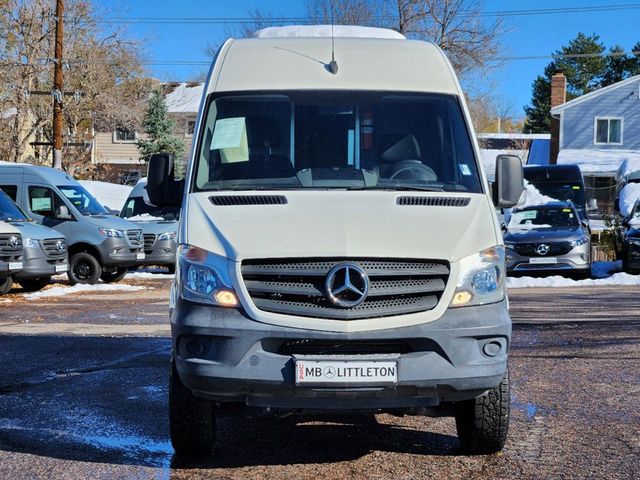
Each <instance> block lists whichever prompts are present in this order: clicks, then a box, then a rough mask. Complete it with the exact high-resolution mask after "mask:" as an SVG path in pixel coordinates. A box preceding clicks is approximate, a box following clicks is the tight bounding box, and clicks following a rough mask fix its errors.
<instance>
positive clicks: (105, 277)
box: [100, 267, 129, 283]
mask: <svg viewBox="0 0 640 480" xmlns="http://www.w3.org/2000/svg"><path fill="white" fill-rule="evenodd" d="M128 271H129V269H128V268H127V267H118V268H116V269H115V270H113V271H111V272H105V271H104V270H103V271H102V275H100V278H101V279H102V281H103V282H104V283H113V282H119V281H120V280H122V279H123V278H124V276H125V275H126V274H127V272H128Z"/></svg>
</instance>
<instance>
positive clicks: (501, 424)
mask: <svg viewBox="0 0 640 480" xmlns="http://www.w3.org/2000/svg"><path fill="white" fill-rule="evenodd" d="M509 410H510V388H509V371H508V370H507V373H506V374H505V376H504V378H503V379H502V382H500V385H498V386H497V387H494V388H492V389H490V390H488V391H486V392H485V393H483V394H482V395H480V396H479V397H476V398H474V399H473V400H467V401H464V402H460V403H458V404H457V405H456V414H455V417H456V429H457V431H458V439H459V440H460V444H461V446H462V450H463V451H464V452H465V453H467V454H472V455H477V454H489V453H496V452H499V451H500V450H502V448H503V447H504V444H505V442H506V440H507V432H508V430H509Z"/></svg>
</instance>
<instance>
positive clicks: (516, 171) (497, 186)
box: [492, 155, 524, 208]
mask: <svg viewBox="0 0 640 480" xmlns="http://www.w3.org/2000/svg"><path fill="white" fill-rule="evenodd" d="M492 190H493V191H492V193H493V204H494V205H495V206H496V207H498V208H504V207H507V208H508V207H513V206H514V205H516V204H517V203H518V201H519V200H520V196H521V195H522V192H524V173H523V171H522V162H521V161H520V158H519V157H517V156H515V155H498V157H497V158H496V176H495V181H494V182H493V188H492Z"/></svg>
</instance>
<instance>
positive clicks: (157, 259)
mask: <svg viewBox="0 0 640 480" xmlns="http://www.w3.org/2000/svg"><path fill="white" fill-rule="evenodd" d="M144 253H145V257H144V260H140V261H138V262H137V263H136V264H137V265H162V266H172V265H175V264H176V241H175V240H156V241H155V243H154V244H153V247H152V248H151V249H148V250H145V252H144Z"/></svg>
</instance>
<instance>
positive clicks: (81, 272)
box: [67, 252, 102, 285]
mask: <svg viewBox="0 0 640 480" xmlns="http://www.w3.org/2000/svg"><path fill="white" fill-rule="evenodd" d="M101 275H102V267H101V266H100V262H98V260H96V257H94V256H93V255H91V254H90V253H87V252H79V253H76V254H75V255H73V256H72V257H71V261H70V262H69V272H68V273H67V276H68V277H69V282H70V283H71V285H75V284H76V283H88V284H92V285H93V284H96V283H98V281H99V280H100V276H101Z"/></svg>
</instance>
